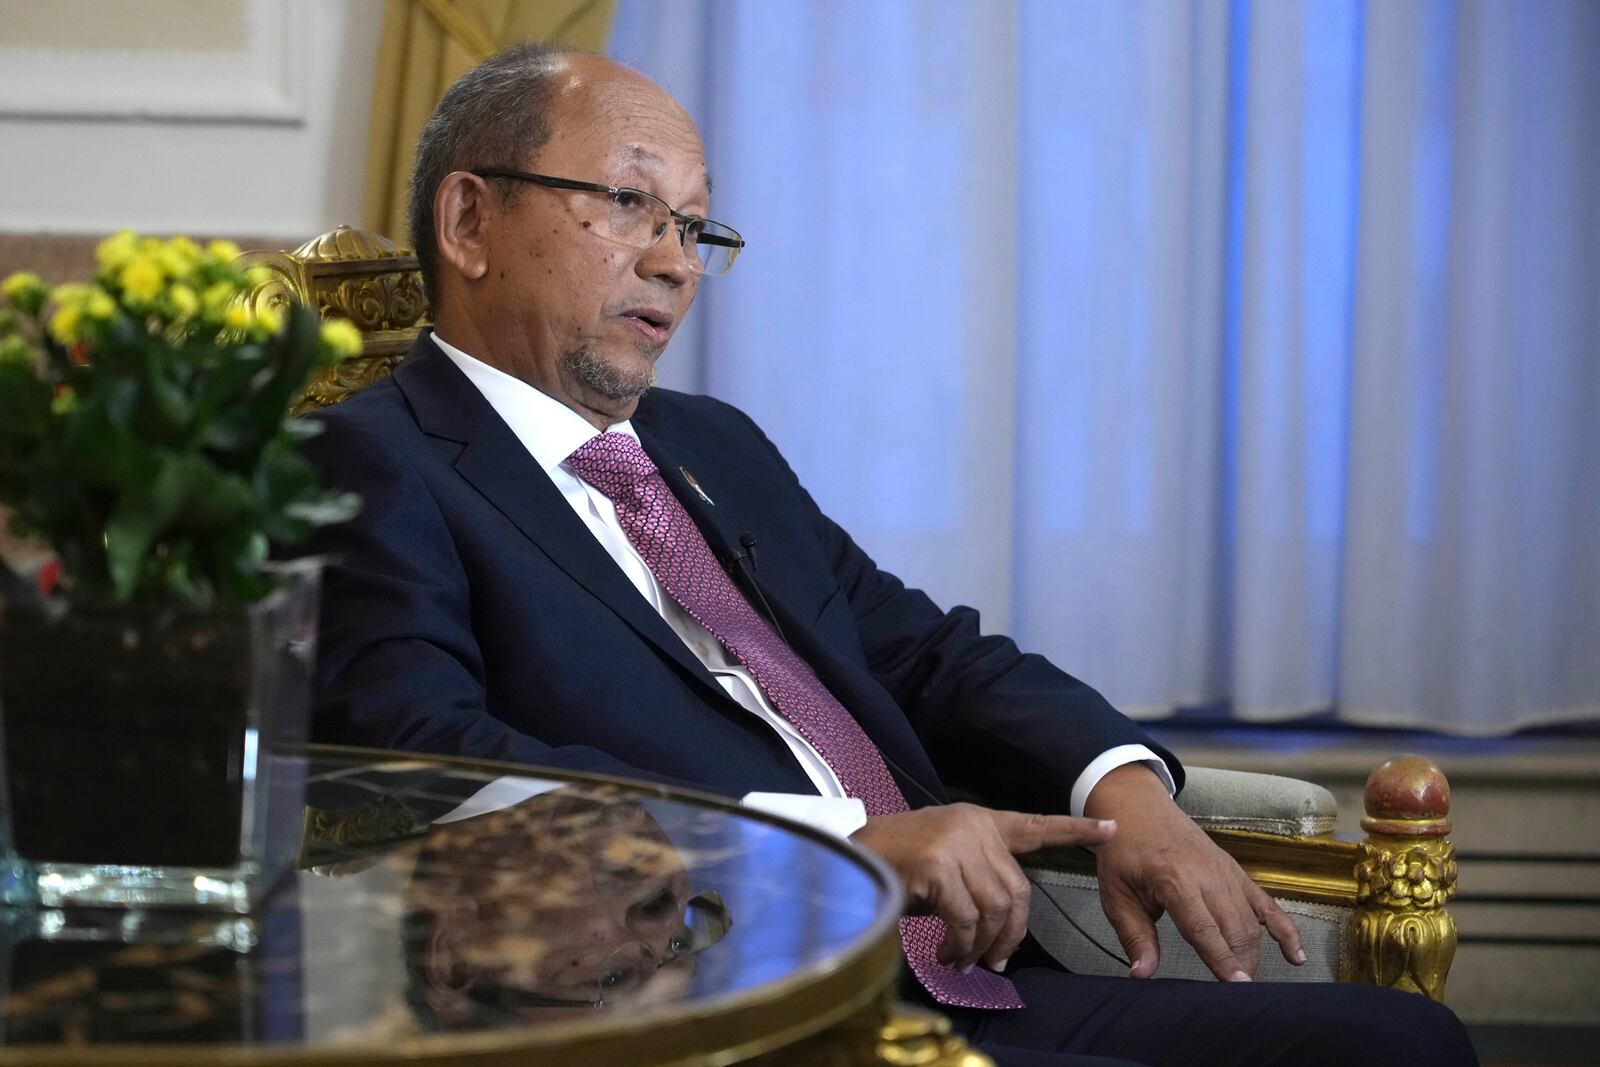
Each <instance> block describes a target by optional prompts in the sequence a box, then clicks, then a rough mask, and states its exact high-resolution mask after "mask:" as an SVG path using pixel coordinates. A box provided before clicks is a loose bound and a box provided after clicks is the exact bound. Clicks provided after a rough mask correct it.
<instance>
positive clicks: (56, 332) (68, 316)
mask: <svg viewBox="0 0 1600 1067" xmlns="http://www.w3.org/2000/svg"><path fill="white" fill-rule="evenodd" d="M82 318H83V310H82V309H81V308H80V307H79V306H78V305H77V304H62V305H61V306H60V307H58V308H56V313H55V314H54V315H52V316H50V336H51V337H54V338H55V339H56V340H57V341H58V342H60V343H61V344H64V345H71V344H76V343H77V340H78V325H79V321H80V320H81V319H82Z"/></svg>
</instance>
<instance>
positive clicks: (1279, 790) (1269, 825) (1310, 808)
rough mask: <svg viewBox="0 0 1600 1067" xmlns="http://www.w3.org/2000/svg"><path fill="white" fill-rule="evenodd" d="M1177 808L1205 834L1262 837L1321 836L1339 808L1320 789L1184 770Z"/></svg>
mask: <svg viewBox="0 0 1600 1067" xmlns="http://www.w3.org/2000/svg"><path fill="white" fill-rule="evenodd" d="M1187 775H1188V778H1187V781H1186V782H1185V783H1184V786H1183V792H1181V793H1179V794H1178V806H1179V807H1180V808H1182V809H1183V810H1184V811H1185V812H1186V813H1188V815H1189V817H1190V818H1192V819H1193V820H1194V821H1195V822H1197V823H1199V824H1200V825H1201V826H1203V827H1205V828H1206V829H1208V830H1254V831H1256V832H1258V833H1263V834H1282V835H1284V836H1285V837H1288V836H1292V835H1296V834H1325V833H1327V832H1329V831H1330V830H1332V829H1333V824H1334V820H1335V819H1337V818H1338V815H1339V809H1338V806H1337V805H1336V804H1335V803H1334V801H1333V794H1332V793H1330V792H1328V791H1327V790H1326V789H1324V788H1322V787H1321V786H1320V785H1312V784H1311V783H1310V782H1302V781H1300V780H1299V779H1297V778H1280V777H1279V776H1278V775H1276V774H1252V773H1250V772H1249V771H1222V770H1217V769H1216V768H1215V767H1189V768H1187Z"/></svg>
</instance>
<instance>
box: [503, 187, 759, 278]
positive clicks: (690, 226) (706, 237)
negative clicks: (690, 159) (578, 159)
mask: <svg viewBox="0 0 1600 1067" xmlns="http://www.w3.org/2000/svg"><path fill="white" fill-rule="evenodd" d="M472 173H473V174H476V175H477V176H478V177H480V178H506V179H510V180H511V181H519V182H532V183H533V184H535V185H543V186H547V187H549V188H551V189H576V190H577V191H579V192H582V193H604V194H605V195H606V196H608V197H610V198H611V209H610V211H608V212H607V213H606V216H605V217H604V218H603V219H602V220H601V221H600V224H599V229H600V236H602V237H609V238H610V239H612V240H614V241H620V242H621V243H623V244H625V245H632V246H633V247H634V248H650V247H651V246H653V245H654V244H655V243H656V242H657V241H659V240H661V237H662V235H663V234H665V233H666V232H667V228H668V227H669V226H672V225H674V224H676V225H677V227H678V245H679V247H680V248H682V249H683V254H684V259H685V260H687V261H688V263H689V269H690V270H692V271H694V272H695V273H696V274H709V275H711V276H712V277H716V276H718V275H722V274H726V273H728V271H729V270H731V269H732V268H733V261H734V260H735V259H738V258H739V253H740V251H742V250H743V249H744V238H743V237H740V236H739V231H738V230H735V229H734V228H733V227H732V226H724V225H723V224H722V223H720V222H712V221H711V220H710V219H702V218H700V217H698V216H696V215H684V214H682V213H681V212H677V211H674V210H673V209H672V208H671V206H670V205H668V204H667V202H666V201H665V200H663V199H661V198H660V197H659V196H655V195H654V194H652V193H647V192H645V191H644V190H643V189H630V188H628V187H627V186H618V185H599V184H597V183H595V182H575V181H572V180H571V179H570V178H552V177H551V176H550V175H548V174H531V173H529V172H528V171H525V170H511V169H509V168H507V167H479V168H477V169H476V170H474V171H472Z"/></svg>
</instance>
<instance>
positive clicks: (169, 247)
mask: <svg viewBox="0 0 1600 1067" xmlns="http://www.w3.org/2000/svg"><path fill="white" fill-rule="evenodd" d="M156 262H158V263H160V264H161V269H162V270H164V271H166V272H167V277H169V278H172V279H174V280H176V281H181V280H183V279H186V278H188V277H189V276H190V275H191V274H193V273H194V268H195V261H194V260H193V259H190V258H189V257H188V256H187V255H185V254H184V253H183V251H182V250H181V249H180V248H178V247H175V242H168V243H167V244H164V245H162V246H161V247H160V248H159V249H157V250H156Z"/></svg>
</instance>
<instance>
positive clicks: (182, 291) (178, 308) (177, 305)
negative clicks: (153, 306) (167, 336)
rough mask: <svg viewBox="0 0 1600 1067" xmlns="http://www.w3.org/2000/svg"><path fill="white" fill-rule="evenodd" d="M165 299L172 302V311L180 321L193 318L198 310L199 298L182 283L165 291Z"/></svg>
mask: <svg viewBox="0 0 1600 1067" xmlns="http://www.w3.org/2000/svg"><path fill="white" fill-rule="evenodd" d="M167 299H168V300H169V301H171V302H172V310H173V312H174V313H175V314H176V315H177V317H178V318H180V319H189V318H193V317H194V316H195V314H196V313H197V312H198V311H199V310H200V298H199V297H198V296H197V295H195V291H194V290H193V289H191V288H189V287H188V286H187V285H184V284H183V283H182V282H179V283H178V284H177V285H174V286H173V287H172V288H171V289H169V290H167Z"/></svg>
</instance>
